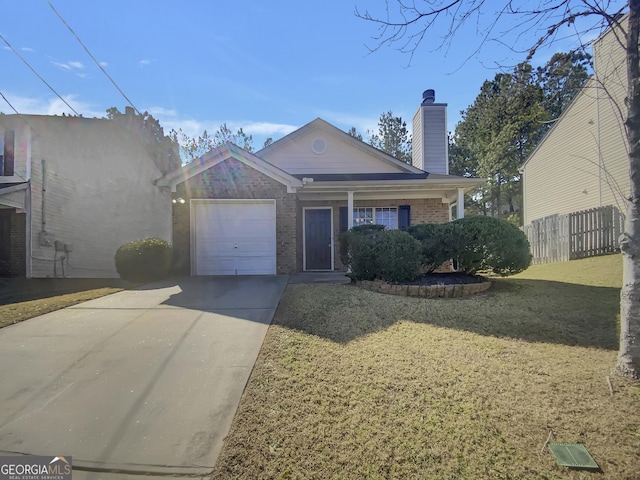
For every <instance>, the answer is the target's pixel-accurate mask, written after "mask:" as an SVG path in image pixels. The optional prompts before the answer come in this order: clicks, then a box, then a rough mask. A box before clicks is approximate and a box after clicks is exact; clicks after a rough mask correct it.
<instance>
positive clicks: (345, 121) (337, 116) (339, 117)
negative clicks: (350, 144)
mask: <svg viewBox="0 0 640 480" xmlns="http://www.w3.org/2000/svg"><path fill="white" fill-rule="evenodd" d="M380 113H382V112H380ZM394 114H395V112H394ZM320 117H321V118H323V119H324V120H326V121H327V122H329V123H331V124H334V125H336V126H337V127H339V128H342V129H343V130H345V131H346V130H349V129H350V128H351V127H356V130H358V132H360V133H361V134H362V135H364V136H366V134H367V131H377V130H378V120H379V119H380V114H377V115H376V116H367V115H354V114H352V113H344V112H336V111H332V110H323V111H321V112H320ZM403 118H404V117H403ZM405 121H406V119H405Z"/></svg>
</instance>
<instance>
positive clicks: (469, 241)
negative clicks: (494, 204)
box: [453, 216, 531, 275]
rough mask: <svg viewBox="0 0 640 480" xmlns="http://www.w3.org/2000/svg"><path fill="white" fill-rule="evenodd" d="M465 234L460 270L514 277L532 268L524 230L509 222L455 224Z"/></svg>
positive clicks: (482, 220)
mask: <svg viewBox="0 0 640 480" xmlns="http://www.w3.org/2000/svg"><path fill="white" fill-rule="evenodd" d="M453 224H455V225H457V227H456V228H461V230H462V232H463V235H464V237H463V243H464V247H463V248H459V246H458V247H456V249H459V252H458V255H455V256H453V258H456V259H457V260H458V270H461V271H464V272H466V273H471V274H473V273H476V272H477V271H479V270H490V271H492V272H493V273H495V274H498V275H512V274H514V273H518V272H521V271H523V270H525V269H526V268H527V267H528V266H529V265H530V264H531V253H530V250H529V241H528V240H527V237H526V235H525V234H524V232H523V231H522V230H520V229H519V228H518V227H516V226H515V225H513V224H512V223H510V222H507V221H506V220H501V219H499V218H493V217H485V216H476V217H467V218H461V219H459V220H456V221H454V222H453Z"/></svg>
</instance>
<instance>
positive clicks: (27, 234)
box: [24, 180, 32, 278]
mask: <svg viewBox="0 0 640 480" xmlns="http://www.w3.org/2000/svg"><path fill="white" fill-rule="evenodd" d="M24 203H25V205H24V210H25V214H26V215H25V224H26V225H25V240H26V241H25V265H24V268H25V272H24V273H25V276H26V277H27V278H31V276H32V272H31V254H32V247H31V245H32V238H31V180H29V184H28V185H27V191H26V192H25V199H24Z"/></svg>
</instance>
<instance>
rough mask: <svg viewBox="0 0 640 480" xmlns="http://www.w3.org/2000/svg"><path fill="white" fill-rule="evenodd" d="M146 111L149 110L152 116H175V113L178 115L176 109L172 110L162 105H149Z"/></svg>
mask: <svg viewBox="0 0 640 480" xmlns="http://www.w3.org/2000/svg"><path fill="white" fill-rule="evenodd" d="M147 112H149V113H150V114H151V115H153V116H154V117H156V118H157V117H160V116H162V117H175V116H176V115H178V112H177V111H176V110H172V109H170V108H164V107H150V108H148V109H147Z"/></svg>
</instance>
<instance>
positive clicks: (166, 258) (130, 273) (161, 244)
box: [115, 238, 172, 282]
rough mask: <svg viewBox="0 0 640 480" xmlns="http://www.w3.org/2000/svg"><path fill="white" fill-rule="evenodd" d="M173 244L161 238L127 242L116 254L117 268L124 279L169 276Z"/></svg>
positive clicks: (145, 280)
mask: <svg viewBox="0 0 640 480" xmlns="http://www.w3.org/2000/svg"><path fill="white" fill-rule="evenodd" d="M171 258H172V249H171V245H169V243H167V242H166V241H164V240H162V239H159V238H145V239H144V240H135V241H133V242H127V243H125V244H123V245H121V246H120V248H118V250H117V251H116V255H115V262H116V270H117V271H118V275H120V277H121V278H123V279H124V280H130V281H133V282H149V281H153V280H160V279H162V278H165V277H167V276H168V274H169V271H170V268H171Z"/></svg>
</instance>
